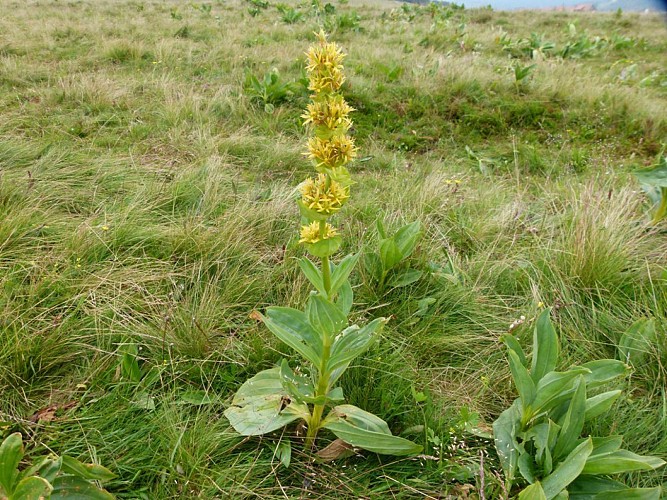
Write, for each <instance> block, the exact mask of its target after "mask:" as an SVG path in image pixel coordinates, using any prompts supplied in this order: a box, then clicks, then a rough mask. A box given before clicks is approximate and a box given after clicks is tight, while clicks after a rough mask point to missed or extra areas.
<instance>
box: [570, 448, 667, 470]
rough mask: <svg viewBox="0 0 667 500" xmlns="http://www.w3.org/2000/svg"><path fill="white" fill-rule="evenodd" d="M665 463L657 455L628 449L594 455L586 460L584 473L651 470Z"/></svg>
mask: <svg viewBox="0 0 667 500" xmlns="http://www.w3.org/2000/svg"><path fill="white" fill-rule="evenodd" d="M663 465H665V461H664V460H662V459H660V458H658V457H651V456H642V455H637V454H636V453H632V452H631V451H628V450H617V451H614V452H612V453H605V454H600V455H594V456H592V457H590V458H589V459H588V462H586V467H584V472H583V473H584V474H604V475H608V474H618V473H620V472H633V471H638V470H653V469H657V468H658V467H662V466H663Z"/></svg>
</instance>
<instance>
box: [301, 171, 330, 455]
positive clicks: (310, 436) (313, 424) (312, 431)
mask: <svg viewBox="0 0 667 500" xmlns="http://www.w3.org/2000/svg"><path fill="white" fill-rule="evenodd" d="M329 182H330V179H329V177H328V176H327V185H328V183H329ZM326 231H327V223H326V221H320V236H321V237H322V238H324V237H325V235H326ZM322 283H323V285H324V290H325V291H326V293H327V298H329V291H330V290H331V266H330V265H329V257H322ZM323 337H324V338H323V339H322V359H321V361H320V366H319V367H318V368H319V371H318V378H317V387H316V388H315V397H320V396H326V395H327V394H328V393H329V375H330V374H329V372H328V370H327V364H328V363H329V357H330V356H331V339H330V338H329V336H328V335H324V336H323ZM323 414H324V404H321V405H315V406H314V407H313V413H312V414H311V416H310V419H309V421H308V432H307V433H306V443H305V448H306V450H310V449H311V448H312V447H313V444H314V443H315V437H316V436H317V432H318V431H319V430H320V425H321V423H322V415H323Z"/></svg>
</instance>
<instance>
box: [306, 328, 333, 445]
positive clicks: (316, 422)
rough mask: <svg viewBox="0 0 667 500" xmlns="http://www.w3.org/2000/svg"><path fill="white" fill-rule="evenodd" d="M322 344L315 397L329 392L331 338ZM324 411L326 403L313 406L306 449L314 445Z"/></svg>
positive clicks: (325, 339) (327, 337)
mask: <svg viewBox="0 0 667 500" xmlns="http://www.w3.org/2000/svg"><path fill="white" fill-rule="evenodd" d="M323 340H324V342H323V345H322V361H321V362H320V366H319V373H318V379H317V388H316V389H315V397H320V396H326V395H327V394H328V393H329V375H330V374H329V372H328V371H327V363H329V357H330V356H331V339H330V338H329V336H328V335H327V336H326V338H324V339H323ZM323 413H324V404H321V405H315V406H314V408H313V413H312V415H311V416H310V420H309V421H308V432H307V434H306V443H305V449H306V450H310V449H311V448H312V447H313V443H314V442H315V437H316V436H317V431H319V430H320V424H321V423H322V414H323Z"/></svg>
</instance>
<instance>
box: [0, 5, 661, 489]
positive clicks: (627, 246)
mask: <svg viewBox="0 0 667 500" xmlns="http://www.w3.org/2000/svg"><path fill="white" fill-rule="evenodd" d="M209 5H211V10H210V12H208V9H207V8H202V7H197V8H195V6H191V5H189V4H185V3H181V2H153V1H145V2H140V1H124V0H119V1H111V0H107V1H104V2H91V1H88V0H86V1H80V2H73V1H62V0H58V1H55V0H40V1H30V2H13V1H10V0H0V11H2V12H3V14H4V15H3V16H2V19H0V116H1V117H2V120H0V394H2V398H0V420H2V421H3V422H6V424H2V426H0V429H2V432H7V433H8V432H10V431H13V430H20V431H22V432H23V433H24V435H25V436H26V441H27V442H28V451H29V455H30V456H32V457H37V456H39V455H42V454H44V453H47V451H48V450H52V451H54V452H56V453H59V454H65V453H67V454H71V455H74V456H78V457H80V458H82V459H85V460H86V461H99V462H100V463H102V464H104V465H105V466H107V467H109V468H110V469H112V470H113V471H114V472H115V473H117V474H118V478H117V479H116V480H114V481H112V483H110V485H109V489H110V491H112V492H113V493H114V494H116V495H117V496H118V497H120V498H151V499H152V498H195V497H200V498H251V497H253V498H257V497H259V498H285V497H299V496H309V497H310V498H331V497H334V496H335V497H338V498H423V497H426V498H434V497H435V498H437V497H444V496H445V495H447V494H449V495H454V496H455V497H456V496H462V495H463V494H464V493H463V492H465V491H467V490H468V489H470V491H471V495H473V496H475V495H479V488H480V485H481V484H482V476H483V477H484V484H485V494H486V497H487V498H498V497H502V495H503V491H502V486H501V483H502V477H501V476H499V475H498V474H499V472H498V464H497V460H496V458H495V452H494V450H493V446H492V443H491V442H488V441H484V440H481V439H479V438H475V437H473V436H470V435H468V434H465V432H464V431H463V428H464V422H463V421H464V420H465V418H463V417H462V414H461V411H463V412H464V414H465V412H466V411H470V412H476V413H478V414H479V416H480V419H481V421H482V422H484V423H486V424H489V423H490V422H492V421H493V419H494V418H495V417H496V416H497V415H498V414H499V413H500V411H502V409H503V408H504V407H506V405H507V404H509V402H511V401H512V400H513V399H514V397H515V394H514V391H513V388H512V386H511V384H510V377H509V370H508V368H507V364H506V361H505V355H504V349H503V348H502V346H501V343H500V341H499V338H500V336H501V335H502V334H503V333H505V332H507V330H508V327H509V325H510V324H511V323H512V322H513V321H514V320H516V319H517V318H519V317H520V316H522V315H524V316H526V318H527V319H526V323H525V324H524V325H521V326H519V327H518V329H517V330H515V331H516V332H517V333H518V335H519V337H520V339H521V341H522V342H523V343H525V344H528V343H529V342H530V337H531V329H530V325H529V323H530V320H531V319H532V318H534V317H535V315H536V314H537V313H538V311H539V310H540V305H539V304H540V302H542V303H544V304H545V305H547V306H552V307H554V320H555V323H556V325H557V326H558V328H559V331H560V332H561V343H562V345H563V352H564V356H563V360H562V366H563V367H565V366H566V365H568V364H569V363H580V362H585V361H589V360H592V359H596V358H599V357H615V356H616V355H617V354H616V347H615V345H616V343H617V342H618V340H619V338H620V336H621V335H622V333H623V332H624V331H625V330H626V329H627V328H628V327H629V326H630V325H631V324H632V323H633V322H634V321H635V320H637V319H639V318H643V317H653V318H655V320H656V325H657V331H658V339H659V341H658V342H657V343H656V345H655V346H654V349H653V351H652V352H651V353H650V355H649V359H650V361H649V362H647V363H646V366H641V367H637V369H636V370H635V371H634V373H633V374H632V376H631V377H630V378H629V379H628V380H627V381H626V382H625V389H626V391H627V392H626V396H625V398H624V399H623V400H622V401H620V402H619V403H618V404H617V406H616V407H615V408H614V409H613V410H612V411H611V412H610V413H609V414H607V415H604V416H602V417H600V418H598V420H597V421H596V422H595V424H594V425H595V429H592V428H591V429H590V430H591V431H593V430H595V432H596V433H598V434H605V433H623V434H625V440H626V447H627V448H629V449H631V450H633V451H636V452H639V453H645V454H655V455H659V456H661V457H663V458H665V457H666V456H667V435H666V432H667V429H666V428H665V425H664V422H665V418H666V416H665V408H666V406H665V398H666V396H665V385H666V383H667V377H666V375H667V371H666V366H667V343H666V341H665V336H664V332H665V328H666V327H667V278H666V276H667V274H666V273H665V269H666V268H667V263H666V260H665V255H666V252H667V239H666V236H665V235H666V233H665V231H664V227H650V226H649V225H648V217H647V210H648V208H649V207H648V205H647V203H646V201H645V199H644V196H643V194H642V193H641V191H640V189H639V186H638V185H637V184H636V183H635V181H634V180H633V178H632V177H631V176H630V175H629V172H630V171H631V170H632V169H633V168H635V167H636V166H637V165H648V164H650V163H652V162H653V161H654V158H655V156H656V154H658V153H659V152H660V151H662V150H663V148H664V147H665V141H666V137H667V118H666V117H667V86H665V82H667V73H665V70H664V68H663V66H664V64H663V63H664V53H665V49H667V33H666V32H665V25H664V24H663V20H662V19H661V18H660V17H658V16H657V15H639V14H632V13H623V14H622V16H620V17H618V16H615V15H613V14H601V13H595V14H583V13H582V14H570V13H529V12H512V13H509V12H492V11H490V10H487V9H480V10H458V9H453V10H447V9H439V10H433V9H430V8H429V7H416V6H412V5H408V4H405V5H401V4H398V3H396V4H393V3H389V2H384V1H379V0H378V1H369V2H362V1H360V0H353V1H351V2H350V4H349V5H348V4H347V2H344V3H343V2H340V3H338V2H336V3H335V4H334V7H335V12H333V13H330V14H328V17H327V16H325V17H320V18H319V19H320V20H321V21H323V22H325V24H326V26H327V27H328V29H329V30H330V31H331V32H332V38H333V39H334V40H336V41H338V42H339V43H340V44H341V45H343V47H344V48H345V49H346V51H347V52H348V53H349V56H348V58H347V59H346V68H347V72H348V75H349V85H348V86H346V87H345V89H344V94H345V96H346V98H347V99H348V101H349V102H350V104H351V105H352V106H354V107H355V108H356V109H357V111H356V113H354V115H353V119H354V122H355V134H356V138H357V143H358V145H359V147H360V158H362V159H363V161H358V162H357V163H356V164H354V166H353V170H354V172H353V173H354V177H355V180H356V181H357V184H356V185H355V186H354V188H353V193H352V198H351V201H350V203H349V204H348V205H347V206H346V207H345V209H344V210H343V214H342V216H341V217H340V220H342V221H345V222H344V226H343V235H344V238H345V244H344V249H343V250H344V251H349V252H356V251H358V250H361V249H363V248H365V247H371V248H372V247H374V246H375V245H376V242H377V238H378V237H377V234H375V229H374V227H375V226H374V222H375V219H376V218H377V217H381V218H383V220H384V221H385V223H386V224H387V226H388V229H389V230H390V231H393V230H395V229H396V228H397V227H399V226H400V225H402V224H403V223H405V222H410V221H413V220H420V221H421V222H422V224H423V227H424V229H425V234H424V237H423V239H422V240H421V243H420V246H419V248H418V250H417V251H416V252H415V254H414V255H413V256H412V257H411V265H412V267H417V268H419V269H421V270H423V271H425V277H424V278H423V279H422V280H420V281H419V282H417V283H415V284H414V285H412V286H410V287H409V288H404V289H399V290H393V291H389V292H387V293H386V294H380V293H378V292H377V290H374V289H373V288H372V287H369V286H368V285H367V282H366V281H365V280H364V279H363V278H364V275H363V269H361V268H360V269H358V271H357V272H356V274H355V275H353V284H354V286H355V294H356V295H355V307H354V309H353V316H354V318H356V319H357V320H360V321H361V320H367V319H370V318H373V317H377V316H381V315H384V316H390V315H391V316H392V321H391V322H390V323H389V325H388V328H387V329H386V330H385V332H384V334H383V339H382V342H380V343H379V345H378V346H377V347H375V348H374V349H373V350H372V351H371V352H369V353H368V354H367V355H365V356H364V357H362V358H361V359H360V360H359V361H358V363H357V365H355V366H354V367H352V368H351V369H350V370H349V372H348V373H347V374H346V376H345V377H344V379H343V380H342V386H343V388H344V390H345V393H346V395H347V398H348V400H349V402H350V403H352V404H356V405H358V406H361V407H362V408H364V409H367V410H368V411H372V412H374V413H376V414H378V415H379V416H381V417H382V418H384V419H386V420H387V421H388V423H389V425H390V427H391V429H392V431H393V432H394V433H398V434H400V433H401V432H405V433H406V434H405V435H406V436H408V437H411V438H412V439H415V440H417V441H419V442H421V443H423V444H424V445H425V447H426V450H425V456H424V457H422V458H407V459H400V460H397V459H393V458H391V457H378V456H374V455H372V454H364V455H363V456H358V457H354V458H350V459H347V460H345V461H344V462H340V463H336V464H319V463H312V462H311V460H310V458H309V456H307V455H305V454H303V453H302V452H301V451H300V446H299V444H298V441H295V442H294V450H293V454H294V456H293V460H292V466H291V467H290V468H289V469H285V468H283V467H282V466H280V465H279V461H278V460H277V459H276V458H274V456H273V451H272V446H273V445H275V443H276V442H277V441H278V440H279V439H281V436H280V435H275V436H267V437H265V438H263V439H242V438H240V437H238V436H236V435H234V434H233V433H232V432H231V431H230V429H229V426H228V424H227V423H226V420H225V419H224V418H223V417H222V411H223V410H224V408H225V407H226V405H227V404H228V403H229V401H230V399H231V395H232V394H233V393H234V392H235V391H236V389H237V388H238V386H239V385H240V384H241V383H242V382H243V381H244V380H245V379H246V378H247V377H248V376H251V375H253V374H254V373H256V372H257V371H258V370H260V369H263V368H268V367H270V366H272V364H274V363H275V362H277V361H278V360H279V359H280V358H281V357H282V356H285V355H291V353H290V352H289V349H288V348H287V347H286V346H284V345H282V344H281V343H280V342H278V341H277V340H276V339H274V338H273V337H272V336H271V335H270V334H269V333H268V331H266V329H265V328H263V327H262V326H261V325H260V324H258V323H257V322H256V321H255V320H253V319H251V317H249V315H250V314H251V313H252V311H253V310H262V309H263V308H264V307H266V306H268V305H291V306H295V307H298V306H301V305H302V304H303V303H304V300H305V298H306V297H307V294H308V284H307V282H306V281H305V279H304V278H303V277H302V276H301V275H300V273H299V270H298V266H297V264H296V259H295V258H296V257H299V256H301V255H302V254H303V249H302V248H300V247H299V245H298V244H297V240H298V236H297V232H296V229H297V226H298V212H297V208H296V205H295V203H293V197H294V188H295V186H296V185H297V184H298V183H299V182H300V181H301V180H302V179H303V178H304V177H305V176H306V175H308V173H309V171H310V166H309V165H308V164H307V162H306V161H305V160H304V158H303V157H302V155H301V151H302V150H303V149H304V144H305V137H306V134H305V131H304V130H303V129H302V128H301V126H300V118H299V115H300V114H301V112H302V111H301V110H302V108H303V107H304V106H305V104H306V102H307V100H308V95H307V92H306V90H305V89H304V87H303V84H302V83H301V79H302V77H303V73H302V71H303V66H304V62H303V52H304V51H305V50H306V48H307V46H308V44H309V43H310V41H311V40H312V38H313V37H312V32H313V31H314V30H316V29H317V26H318V17H317V15H316V13H315V11H314V10H313V9H312V8H311V6H310V4H309V3H308V2H305V3H295V2H290V3H289V5H288V9H295V10H294V12H296V13H297V14H293V13H292V11H291V10H287V11H286V10H285V9H284V8H283V9H282V10H283V11H284V12H289V13H290V14H289V15H287V16H285V14H284V12H283V13H282V14H281V12H280V11H279V10H278V9H277V6H278V4H277V3H270V5H269V7H268V8H266V9H264V8H261V7H258V6H255V7H254V5H255V4H253V3H250V2H240V1H234V2H224V3H223V2H209ZM253 7H254V8H256V9H257V12H255V13H254V15H252V14H251V13H249V8H253ZM285 17H286V18H288V20H289V22H287V21H286V20H285V19H284V18H285ZM571 23H572V24H574V25H575V26H576V35H575V36H573V35H572V34H571V30H570V28H569V24H571ZM464 24H465V26H463V25H464ZM532 32H535V33H537V34H539V35H543V39H544V40H547V41H551V42H554V44H555V45H556V47H555V50H554V51H553V53H551V54H548V53H547V57H546V58H544V59H530V57H529V56H520V57H519V58H518V59H517V60H514V59H512V58H511V57H510V54H509V53H508V52H507V51H504V50H503V47H502V45H501V43H500V42H499V41H500V39H501V38H502V35H503V33H506V34H507V36H508V37H510V38H511V39H512V40H513V41H517V40H519V39H522V38H524V39H529V38H530V36H531V33H532ZM582 35H584V36H585V37H587V38H586V40H589V41H590V40H591V39H593V38H594V37H602V38H604V39H605V40H607V42H605V43H602V44H598V45H596V48H595V49H591V50H589V51H588V52H587V53H585V54H580V55H579V56H578V57H567V58H564V59H563V58H561V57H558V56H557V52H559V51H561V50H562V49H563V47H564V46H565V44H566V43H568V42H574V41H576V40H578V39H579V37H580V36H582ZM533 63H535V64H536V65H537V66H536V67H535V69H534V70H533V71H532V72H531V74H530V75H529V76H528V77H527V78H526V79H524V80H522V81H521V82H520V83H517V82H515V78H514V70H513V66H514V65H515V64H521V65H524V66H525V65H529V64H533ZM273 68H276V69H277V70H278V72H279V75H280V82H282V83H290V84H291V86H290V89H291V90H290V92H289V93H288V94H287V95H286V96H284V97H283V96H281V97H280V99H278V100H277V102H276V104H275V108H274V109H273V112H272V113H267V112H266V111H265V109H264V103H263V102H261V101H258V100H257V99H256V98H253V96H252V95H251V94H249V93H248V92H247V89H246V87H245V82H246V75H247V74H248V73H251V74H253V75H255V76H256V77H257V78H258V80H259V81H260V82H261V81H262V80H263V78H264V75H265V74H267V73H269V72H270V71H271V70H272V69H273ZM466 148H467V149H466ZM423 299H429V300H428V301H427V302H426V303H425V304H426V306H424V307H425V309H424V308H423V307H422V308H420V301H423ZM421 304H422V305H423V304H424V302H421ZM128 344H134V345H136V346H137V347H138V348H139V349H140V350H139V360H140V365H141V368H142V373H143V374H144V376H143V377H144V378H143V379H142V382H141V383H139V384H137V383H130V382H128V381H127V380H125V379H123V378H122V377H121V371H120V360H121V357H122V353H123V352H124V349H125V348H126V346H127V345H128ZM413 389H414V390H415V391H417V392H420V391H423V392H425V393H426V395H427V396H428V399H427V401H425V402H423V403H419V404H418V403H416V402H415V401H414V398H413ZM189 391H190V392H191V391H206V393H207V394H208V395H210V396H211V398H212V402H210V403H209V404H205V405H196V404H193V403H191V402H188V400H187V397H186V398H185V399H184V395H187V394H188V392H189ZM142 394H143V395H144V396H145V395H146V394H148V395H149V396H150V397H151V398H152V399H151V401H152V402H153V404H154V409H146V408H144V407H143V406H145V405H142V404H138V403H137V401H138V400H139V399H141V397H142ZM144 400H145V398H144ZM142 401H143V400H142ZM70 402H75V403H76V405H75V406H74V407H73V408H71V409H68V410H59V412H58V414H57V418H56V419H55V420H53V421H49V422H45V421H42V422H39V423H34V422H31V421H30V417H31V416H32V415H34V414H35V413H36V412H38V411H39V410H40V409H43V408H45V407H47V406H49V405H59V406H62V405H65V404H67V403H70ZM428 429H430V430H431V439H430V440H429V439H428V436H429V434H428V432H429V431H428ZM293 433H294V429H289V430H288V431H287V434H286V435H285V436H282V439H285V438H287V437H288V435H289V434H293ZM433 436H439V438H440V441H441V442H442V443H443V446H442V449H441V448H439V447H436V446H434V445H435V444H437V440H435V439H434V438H433ZM330 437H331V436H327V435H326V434H323V435H322V439H323V443H324V442H326V441H327V440H328V439H329V438H330ZM480 454H484V460H483V465H482V464H481V463H480V456H482V455H480ZM480 471H482V474H481V475H480ZM664 474H665V472H664V471H663V470H659V471H656V472H654V473H649V474H642V475H632V476H629V477H628V478H626V479H627V480H628V482H630V483H632V484H637V485H639V484H641V485H660V484H662V483H663V482H664V481H665V475H664ZM466 485H469V486H466Z"/></svg>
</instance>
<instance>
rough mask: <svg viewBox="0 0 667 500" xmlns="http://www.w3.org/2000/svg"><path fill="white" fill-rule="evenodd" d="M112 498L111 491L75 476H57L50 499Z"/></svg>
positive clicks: (110, 499) (102, 499) (90, 499)
mask: <svg viewBox="0 0 667 500" xmlns="http://www.w3.org/2000/svg"><path fill="white" fill-rule="evenodd" d="M114 498H115V497H114V496H113V495H112V494H111V493H109V492H107V491H105V490H101V489H100V488H98V487H97V486H95V484H93V483H91V482H89V481H86V480H85V479H83V478H80V477H76V476H59V477H57V478H56V480H55V481H54V482H53V491H52V492H51V500H113V499H114Z"/></svg>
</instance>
